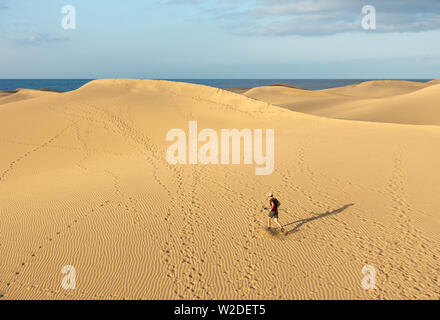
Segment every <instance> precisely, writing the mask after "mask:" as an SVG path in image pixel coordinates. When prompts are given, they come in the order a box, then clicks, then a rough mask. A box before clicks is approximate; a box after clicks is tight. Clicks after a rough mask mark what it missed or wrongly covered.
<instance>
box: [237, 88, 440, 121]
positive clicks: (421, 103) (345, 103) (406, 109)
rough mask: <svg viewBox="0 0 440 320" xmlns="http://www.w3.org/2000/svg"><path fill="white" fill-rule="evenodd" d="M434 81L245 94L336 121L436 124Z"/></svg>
mask: <svg viewBox="0 0 440 320" xmlns="http://www.w3.org/2000/svg"><path fill="white" fill-rule="evenodd" d="M437 86H438V84H437V82H436V81H435V80H434V81H430V82H428V83H420V82H414V81H397V80H377V81H366V82H362V83H359V84H353V85H349V86H346V87H340V88H332V89H325V90H315V91H306V90H299V89H290V88H286V87H258V88H253V89H250V90H248V91H247V92H245V93H243V94H244V95H246V96H248V97H251V98H253V99H256V100H260V101H265V102H268V103H271V104H274V105H278V106H281V107H285V108H287V109H290V110H293V111H298V112H303V113H308V114H313V115H318V116H323V117H328V118H337V119H348V120H361V121H374V122H387V123H400V124H417V125H439V124H440V111H439V108H438V107H437V101H439V100H440V93H439V91H438V89H437Z"/></svg>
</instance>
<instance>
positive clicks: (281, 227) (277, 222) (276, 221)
mask: <svg viewBox="0 0 440 320" xmlns="http://www.w3.org/2000/svg"><path fill="white" fill-rule="evenodd" d="M274 220H275V223H276V224H277V225H278V226H279V227H280V229H281V230H283V226H282V225H281V224H280V222H279V221H278V218H274Z"/></svg>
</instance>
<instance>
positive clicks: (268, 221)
mask: <svg viewBox="0 0 440 320" xmlns="http://www.w3.org/2000/svg"><path fill="white" fill-rule="evenodd" d="M271 220H272V219H271V218H270V217H269V218H267V227H268V228H269V229H270V222H271Z"/></svg>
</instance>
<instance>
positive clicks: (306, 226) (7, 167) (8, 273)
mask: <svg viewBox="0 0 440 320" xmlns="http://www.w3.org/2000/svg"><path fill="white" fill-rule="evenodd" d="M432 89H433V90H434V89H435V88H434V87H433V88H432ZM295 90H296V89H295ZM424 90H425V89H424ZM421 93H422V91H420V94H421ZM425 93H426V94H428V93H429V94H430V92H425ZM301 94H303V93H301ZM317 94H325V93H317ZM414 94H415V93H414ZM189 120H197V121H198V124H199V129H202V128H213V129H216V130H220V129H221V128H234V127H236V128H274V127H276V140H275V143H276V149H275V172H274V174H273V175H271V176H255V171H254V170H255V166H245V165H234V166H232V165H230V166H222V165H208V166H203V165H193V166H189V165H188V166H171V165H169V164H168V163H167V162H166V161H165V150H166V148H167V147H168V145H169V144H167V143H166V142H165V135H166V133H167V131H168V130H169V129H171V128H183V129H186V128H187V126H188V121H189ZM0 137H1V138H0V145H1V149H2V156H1V157H0V206H1V207H0V256H1V257H2V259H0V294H1V295H3V298H2V299H17V298H19V299H41V298H43V299H68V298H70V299H122V298H127V299H138V298H143V299H166V298H171V299H175V298H177V299H182V298H183V299H216V298H220V299H377V298H388V299H405V298H412V299H416V298H417V299H422V298H428V299H438V298H440V289H439V282H438V281H439V279H438V274H439V255H440V235H439V232H438V230H439V229H440V217H439V213H438V208H439V207H440V198H439V197H438V191H439V186H440V171H439V170H438V163H439V155H440V150H439V148H438V146H439V145H440V127H436V126H410V125H394V124H379V123H373V122H369V123H368V122H355V121H342V120H334V119H326V118H320V117H315V116H311V115H306V114H302V113H296V112H292V111H289V110H286V109H283V108H279V107H275V106H272V105H268V104H267V103H264V102H259V101H256V100H253V99H249V98H247V97H244V96H242V95H239V94H235V93H231V92H227V91H223V90H219V89H214V88H210V87H204V86H198V85H192V84H185V83H173V82H166V81H149V80H142V81H141V80H98V81H93V82H91V83H89V84H87V85H85V86H84V87H82V88H80V89H79V90H76V91H73V92H68V93H62V94H56V95H47V96H46V95H45V96H41V97H38V98H34V99H29V100H22V101H18V102H14V103H8V104H4V105H2V107H1V108H0ZM268 191H273V192H274V193H275V195H276V196H277V197H278V199H279V200H280V201H281V203H282V207H281V210H280V219H281V222H282V223H283V224H286V225H287V226H286V230H285V233H284V234H281V233H279V232H278V231H277V230H272V231H267V230H266V229H265V223H266V212H265V210H263V209H262V206H263V205H266V206H267V205H268V204H267V203H266V202H267V200H266V194H267V192H268ZM367 264H368V265H371V266H374V267H375V268H376V271H377V282H376V286H377V289H376V290H371V291H365V290H363V288H362V286H361V282H362V278H363V277H364V275H363V274H362V271H361V270H362V268H363V267H364V266H365V265H367ZM65 265H72V266H74V267H75V268H76V273H77V288H76V290H64V289H62V287H61V280H62V277H63V275H62V274H61V269H62V267H63V266H65Z"/></svg>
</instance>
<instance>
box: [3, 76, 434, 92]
mask: <svg viewBox="0 0 440 320" xmlns="http://www.w3.org/2000/svg"><path fill="white" fill-rule="evenodd" d="M92 80H94V79H0V90H15V89H18V88H26V89H49V90H55V91H71V90H76V89H78V88H79V87H81V86H83V85H85V84H86V83H87V82H90V81H92ZM162 80H170V81H178V82H189V83H194V84H202V85H206V86H211V87H216V88H221V89H229V88H253V87H260V86H265V85H269V84H273V83H280V82H282V83H288V84H292V85H295V86H298V87H301V88H304V89H310V90H320V89H327V88H335V87H342V86H347V85H350V84H355V83H361V82H364V81H369V80H377V79H162ZM393 80H408V81H418V82H428V81H430V80H432V79H393Z"/></svg>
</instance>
